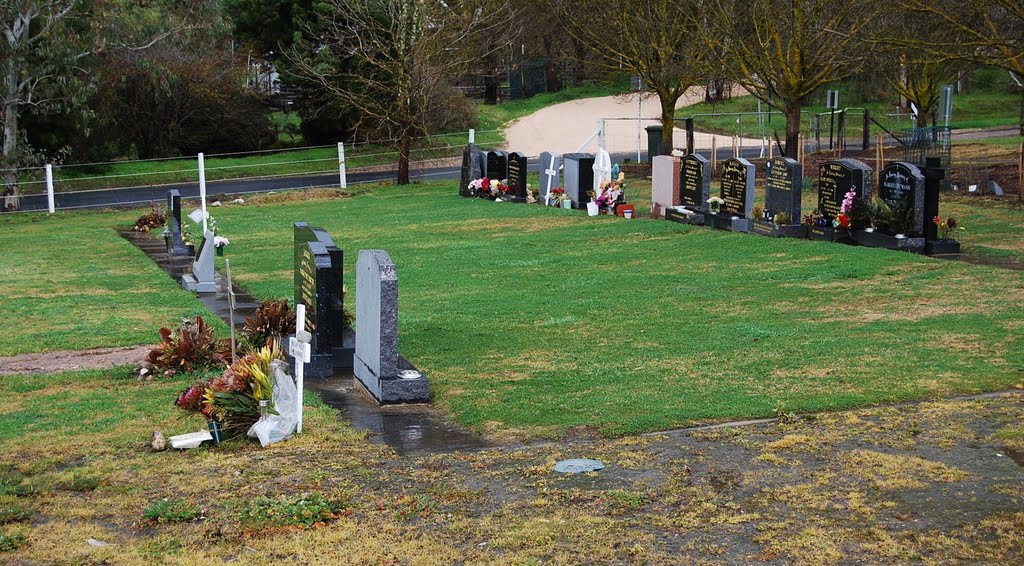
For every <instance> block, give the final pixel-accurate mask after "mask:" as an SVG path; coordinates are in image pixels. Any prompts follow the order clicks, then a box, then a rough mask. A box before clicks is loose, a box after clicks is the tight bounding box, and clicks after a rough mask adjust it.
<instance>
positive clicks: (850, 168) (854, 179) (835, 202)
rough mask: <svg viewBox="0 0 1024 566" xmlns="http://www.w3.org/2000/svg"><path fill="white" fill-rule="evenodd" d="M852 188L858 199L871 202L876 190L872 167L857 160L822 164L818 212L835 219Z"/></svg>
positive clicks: (819, 177)
mask: <svg viewBox="0 0 1024 566" xmlns="http://www.w3.org/2000/svg"><path fill="white" fill-rule="evenodd" d="M851 188H852V189H854V192H855V194H856V195H857V198H861V199H864V200H866V201H867V202H869V203H870V202H871V198H872V195H873V194H874V189H875V187H874V179H873V175H872V171H871V167H869V166H868V165H867V164H866V163H863V162H861V161H857V160H856V159H839V160H837V161H826V162H825V163H822V164H821V167H820V168H819V169H818V211H819V212H821V214H822V215H824V216H826V217H827V218H830V219H831V218H835V216H836V215H837V214H839V207H840V206H842V204H843V198H845V197H846V193H848V192H850V189H851Z"/></svg>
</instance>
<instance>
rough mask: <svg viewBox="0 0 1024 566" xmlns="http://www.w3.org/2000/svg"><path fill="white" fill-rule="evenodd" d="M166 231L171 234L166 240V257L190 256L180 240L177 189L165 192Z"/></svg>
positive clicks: (178, 196)
mask: <svg viewBox="0 0 1024 566" xmlns="http://www.w3.org/2000/svg"><path fill="white" fill-rule="evenodd" d="M167 230H168V231H170V233H171V235H170V238H168V240H167V255H170V256H190V255H192V252H191V251H190V250H189V249H188V246H186V245H185V243H184V242H183V241H182V239H181V194H180V193H178V189H171V190H169V191H167Z"/></svg>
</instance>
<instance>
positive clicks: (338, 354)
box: [288, 328, 356, 378]
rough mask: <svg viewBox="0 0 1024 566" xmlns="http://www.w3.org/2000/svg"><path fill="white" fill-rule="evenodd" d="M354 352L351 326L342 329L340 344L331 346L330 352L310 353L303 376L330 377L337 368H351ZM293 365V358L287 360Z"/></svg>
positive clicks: (354, 345)
mask: <svg viewBox="0 0 1024 566" xmlns="http://www.w3.org/2000/svg"><path fill="white" fill-rule="evenodd" d="M355 353H356V334H355V332H354V331H353V330H352V329H351V328H345V329H344V330H342V346H336V347H334V348H331V353H330V354H310V356H309V363H307V364H306V369H305V377H313V378H325V377H332V376H333V375H334V374H336V373H338V371H339V370H341V371H342V372H347V371H351V370H352V364H353V360H354V359H355ZM288 361H289V362H290V363H291V364H292V367H295V359H294V358H291V359H289V360H288Z"/></svg>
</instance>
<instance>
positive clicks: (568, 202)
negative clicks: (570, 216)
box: [562, 200, 572, 208]
mask: <svg viewBox="0 0 1024 566" xmlns="http://www.w3.org/2000/svg"><path fill="white" fill-rule="evenodd" d="M562 208H572V201H571V200H563V201H562Z"/></svg>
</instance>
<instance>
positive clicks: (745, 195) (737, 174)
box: [721, 158, 754, 218]
mask: <svg viewBox="0 0 1024 566" xmlns="http://www.w3.org/2000/svg"><path fill="white" fill-rule="evenodd" d="M721 197H722V200H724V201H725V203H724V204H723V205H722V208H721V214H722V215H723V216H739V217H741V218H750V215H751V214H752V212H753V209H754V164H753V163H751V162H749V161H747V160H746V159H743V158H732V159H728V160H726V162H725V163H723V164H722V186H721Z"/></svg>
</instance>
